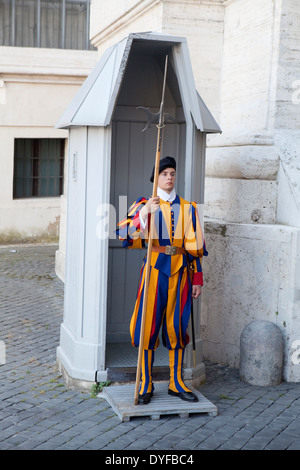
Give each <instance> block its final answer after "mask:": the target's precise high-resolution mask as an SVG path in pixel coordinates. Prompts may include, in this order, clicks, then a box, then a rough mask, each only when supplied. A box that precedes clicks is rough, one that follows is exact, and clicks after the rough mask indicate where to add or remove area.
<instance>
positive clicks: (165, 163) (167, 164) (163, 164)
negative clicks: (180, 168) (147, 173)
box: [150, 157, 176, 183]
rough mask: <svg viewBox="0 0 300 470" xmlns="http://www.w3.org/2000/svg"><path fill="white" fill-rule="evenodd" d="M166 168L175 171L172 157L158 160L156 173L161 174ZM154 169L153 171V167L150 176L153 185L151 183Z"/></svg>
mask: <svg viewBox="0 0 300 470" xmlns="http://www.w3.org/2000/svg"><path fill="white" fill-rule="evenodd" d="M166 168H174V170H176V162H175V160H174V158H173V157H165V158H162V159H161V160H160V162H159V172H158V173H161V172H162V171H163V170H165V169H166ZM154 169H155V167H153V170H152V175H151V177H150V181H151V183H153V181H154Z"/></svg>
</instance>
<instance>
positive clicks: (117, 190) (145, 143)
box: [107, 121, 185, 343]
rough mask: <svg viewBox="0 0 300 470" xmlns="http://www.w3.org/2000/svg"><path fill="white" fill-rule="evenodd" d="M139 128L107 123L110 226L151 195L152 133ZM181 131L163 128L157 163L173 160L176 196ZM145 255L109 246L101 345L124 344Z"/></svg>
mask: <svg viewBox="0 0 300 470" xmlns="http://www.w3.org/2000/svg"><path fill="white" fill-rule="evenodd" d="M144 126H145V124H144V123H141V122H122V121H115V122H114V123H113V133H112V136H113V137H112V161H111V201H110V203H111V204H112V205H113V206H114V208H115V212H116V220H117V221H118V220H121V219H122V218H123V217H124V216H125V215H126V210H127V209H128V207H129V206H130V205H131V204H132V203H133V202H134V201H135V200H136V199H137V198H138V197H140V196H145V197H149V196H150V195H151V192H152V183H150V175H151V172H152V168H153V165H154V162H155V152H156V139H157V128H156V126H155V125H152V127H151V128H150V129H148V130H147V131H145V132H142V129H143V128H144ZM184 149H185V125H184V124H167V125H166V126H165V130H164V141H163V150H162V153H161V157H163V156H166V155H171V156H174V158H175V159H176V161H177V184H176V187H177V192H178V193H179V194H180V191H183V184H184ZM145 254H146V250H128V249H124V248H122V243H121V242H120V241H118V240H114V239H111V240H110V248H109V266H108V307H107V341H108V342H128V343H130V336H129V323H130V318H131V315H132V312H133V308H134V303H135V298H136V293H137V286H138V280H139V273H140V267H141V264H142V260H143V257H144V256H145Z"/></svg>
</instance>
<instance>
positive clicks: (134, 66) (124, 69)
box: [56, 32, 221, 133]
mask: <svg viewBox="0 0 300 470" xmlns="http://www.w3.org/2000/svg"><path fill="white" fill-rule="evenodd" d="M166 55H168V58H169V60H168V64H169V65H168V76H167V85H166V95H165V109H167V108H168V107H169V108H170V109H171V108H172V109H173V108H174V106H175V108H176V110H177V111H176V119H177V120H187V119H190V117H192V119H193V121H194V124H195V126H196V128H197V129H198V130H199V131H202V132H205V133H219V132H221V130H220V127H219V126H218V124H217V123H216V121H215V119H214V117H213V116H212V114H211V113H210V111H209V110H208V108H207V107H206V105H205V103H204V102H203V100H202V98H201V97H200V95H199V93H198V92H197V90H196V88H195V83H194V78H193V72H192V66H191V62H190V57H189V52H188V47H187V42H186V39H185V38H183V37H175V36H168V35H163V34H160V33H153V32H148V33H132V34H129V36H128V37H126V38H125V39H123V40H122V41H120V42H118V43H117V44H115V45H113V46H112V47H110V48H109V49H107V50H106V52H105V53H104V54H103V56H102V58H101V59H100V60H99V62H98V64H97V65H96V67H95V68H94V69H93V70H92V72H91V73H90V75H89V76H88V78H87V79H86V81H85V82H84V84H83V85H82V87H81V88H80V89H79V91H78V93H77V94H76V96H75V98H74V99H73V101H72V102H71V103H70V105H69V106H68V108H67V109H66V111H65V112H64V114H63V116H62V117H61V119H60V120H59V122H58V123H57V125H56V127H57V128H69V127H72V126H108V125H110V123H111V121H112V118H113V114H114V110H115V108H116V105H117V104H118V105H120V106H121V107H122V106H124V107H126V106H130V107H137V106H144V107H151V111H155V108H157V110H158V109H159V106H160V102H161V88H162V80H163V78H162V77H163V72H164V60H165V56H166ZM178 109H182V110H183V116H182V115H180V112H178ZM181 114H182V113H181Z"/></svg>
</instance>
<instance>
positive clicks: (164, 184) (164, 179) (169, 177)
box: [158, 168, 176, 193]
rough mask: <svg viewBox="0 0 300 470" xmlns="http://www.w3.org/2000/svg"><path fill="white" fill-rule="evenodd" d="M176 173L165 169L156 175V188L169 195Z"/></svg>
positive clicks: (170, 169)
mask: <svg viewBox="0 0 300 470" xmlns="http://www.w3.org/2000/svg"><path fill="white" fill-rule="evenodd" d="M175 180H176V171H175V170H174V168H166V169H165V170H163V171H162V172H161V173H160V174H159V175H158V186H159V187H160V189H162V190H163V191H166V192H167V193H170V192H171V191H172V189H173V188H174V186H175Z"/></svg>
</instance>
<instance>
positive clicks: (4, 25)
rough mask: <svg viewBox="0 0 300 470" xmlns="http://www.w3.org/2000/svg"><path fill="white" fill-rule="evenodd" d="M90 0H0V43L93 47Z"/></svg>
mask: <svg viewBox="0 0 300 470" xmlns="http://www.w3.org/2000/svg"><path fill="white" fill-rule="evenodd" d="M89 24H90V0H0V45H2V46H17V47H46V48H55V49H79V50H88V49H92V50H93V49H94V47H93V46H92V45H91V44H90V40H89Z"/></svg>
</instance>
